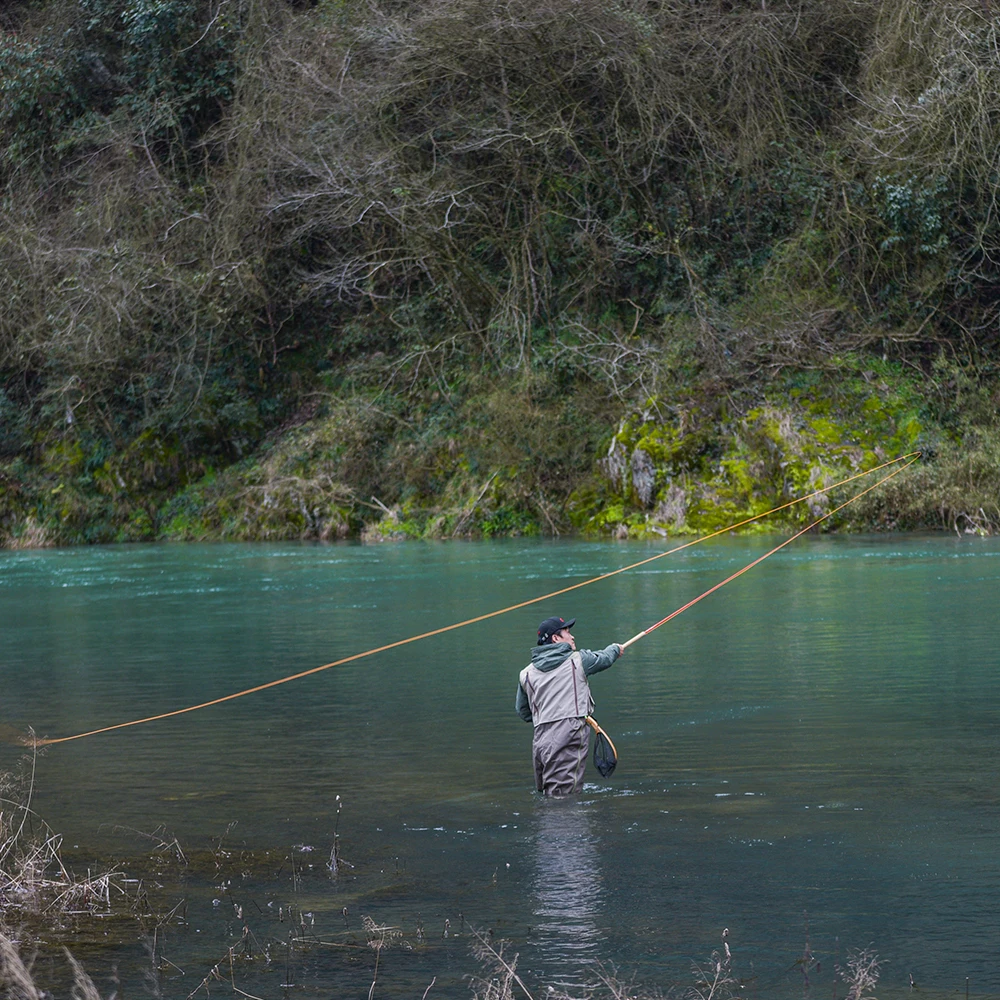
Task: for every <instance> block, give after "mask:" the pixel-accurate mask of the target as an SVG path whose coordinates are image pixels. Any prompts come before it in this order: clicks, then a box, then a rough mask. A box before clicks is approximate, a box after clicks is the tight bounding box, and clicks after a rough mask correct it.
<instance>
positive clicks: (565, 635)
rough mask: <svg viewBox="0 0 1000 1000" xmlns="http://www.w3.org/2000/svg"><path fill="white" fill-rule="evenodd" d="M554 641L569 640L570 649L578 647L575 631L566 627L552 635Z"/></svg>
mask: <svg viewBox="0 0 1000 1000" xmlns="http://www.w3.org/2000/svg"><path fill="white" fill-rule="evenodd" d="M552 641H553V642H568V643H569V648H570V649H576V639H574V638H573V633H572V632H570V630H569V629H568V628H564V629H563V630H562V631H561V632H556V633H555V634H554V635H553V636H552Z"/></svg>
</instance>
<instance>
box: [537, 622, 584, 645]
mask: <svg viewBox="0 0 1000 1000" xmlns="http://www.w3.org/2000/svg"><path fill="white" fill-rule="evenodd" d="M575 624H576V619H575V618H570V620H569V621H566V619H565V618H559V617H558V616H556V617H554V618H546V619H545V621H543V622H542V624H541V625H539V626H538V645H539V646H544V645H545V644H546V643H547V642H548V641H549V640H550V639H551V638H552V636H554V635H555V634H556V632H561V631H562V630H563V629H564V628H572V627H573V626H574V625H575Z"/></svg>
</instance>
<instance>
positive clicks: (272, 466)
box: [0, 0, 1000, 545]
mask: <svg viewBox="0 0 1000 1000" xmlns="http://www.w3.org/2000/svg"><path fill="white" fill-rule="evenodd" d="M0 28H2V29H3V31H4V34H3V35H2V36H0V90H2V93H3V102H2V106H0V132H2V135H3V144H2V153H0V182H2V193H0V198H2V211H3V223H4V224H3V227H2V229H0V295H2V297H3V302H4V306H5V308H4V310H3V311H2V314H0V536H2V539H3V541H4V543H5V544H8V545H37V544H46V543H66V542H79V541H108V540H115V539H120V540H131V539H151V538H158V537H172V538H203V537H232V538H288V537H316V538H334V537H343V536H344V535H347V534H358V533H363V534H365V535H366V537H393V536H397V535H433V536H451V535H465V534H470V533H472V534H482V535H491V534H508V533H514V532H518V533H530V532H545V533H549V532H564V531H568V530H587V531H598V532H612V533H615V534H618V535H624V534H642V533H645V532H650V531H654V532H663V531H667V532H675V531H681V532H683V531H693V530H701V529H703V528H706V527H714V526H717V525H719V524H720V523H725V522H726V521H727V520H728V519H730V518H731V517H735V516H738V515H742V514H745V513H755V512H757V511H758V510H760V509H762V508H763V507H766V506H770V505H771V504H772V503H773V502H774V501H775V500H779V499H784V498H787V497H789V496H792V495H795V494H796V493H798V494H801V493H803V492H808V491H809V490H808V489H807V487H809V488H812V489H815V488H821V487H822V486H824V485H825V484H828V483H830V482H833V481H835V480H836V479H837V478H839V477H840V476H841V474H842V473H844V472H845V471H851V470H856V469H859V468H865V467H870V466H872V465H874V464H877V462H878V460H879V459H881V458H882V457H883V456H892V455H894V454H896V453H898V452H901V451H907V450H910V449H912V448H914V447H918V448H921V449H922V450H923V451H924V454H925V459H924V461H923V463H922V464H921V465H920V466H919V467H916V468H915V469H914V470H911V471H909V472H908V473H906V474H905V475H904V476H901V477H899V478H898V479H896V480H893V483H892V484H891V488H886V489H883V490H881V491H880V492H879V493H877V494H873V495H872V497H870V498H867V499H866V502H865V505H864V506H863V507H860V508H858V509H857V510H854V509H852V510H851V513H850V520H841V521H839V522H838V523H839V524H840V525H841V526H847V527H854V528H916V527H934V526H944V527H949V528H956V529H957V530H976V531H993V530H996V528H997V527H998V525H1000V507H998V504H997V500H996V497H997V495H998V492H1000V490H998V487H1000V466H998V459H1000V423H998V404H1000V381H998V375H997V363H998V360H1000V337H998V332H1000V325H998V324H1000V298H998V295H997V288H998V287H1000V281H998V277H1000V275H998V261H1000V223H998V218H997V216H998V213H997V212H996V211H995V200H996V192H997V185H998V183H1000V180H998V179H1000V172H998V163H997V159H998V155H1000V154H998V150H1000V134H998V133H1000V125H998V124H997V123H998V122H1000V116H998V115H997V113H996V112H997V110H998V109H1000V63H998V61H997V59H996V52H997V50H998V41H1000V13H997V12H995V11H993V9H992V7H990V6H989V5H983V4H981V3H978V2H972V0H942V2H940V3H937V4H934V5H930V6H928V5H926V4H922V3H918V2H917V0H891V2H881V0H795V2H791V0H766V2H764V3H761V2H760V0H699V2H691V0H660V2H657V3H652V2H647V0H544V2H541V3H539V2H536V0H532V2H530V3H529V2H527V0H508V2H506V3H504V4H496V3H491V2H486V0H431V2H429V3H424V4H419V5H412V4H405V3H400V2H388V3H380V4H357V3H354V2H352V0H319V2H317V3H289V2H287V0H221V2H220V0H34V2H20V3H16V4H10V5H7V6H6V7H5V8H4V11H3V12H2V13H0ZM814 506H815V505H814ZM796 510H797V508H796ZM808 516H809V511H808V510H805V509H804V510H803V511H801V512H799V513H797V514H790V515H789V519H790V520H798V521H801V520H802V519H803V518H806V517H808ZM785 523H788V522H787V521H786V522H785Z"/></svg>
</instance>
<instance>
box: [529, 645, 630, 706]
mask: <svg viewBox="0 0 1000 1000" xmlns="http://www.w3.org/2000/svg"><path fill="white" fill-rule="evenodd" d="M572 652H573V647H572V646H570V644H569V643H568V642H552V643H549V644H548V645H546V646H532V648H531V663H532V665H533V666H534V667H535V668H536V669H538V670H541V671H543V672H546V673H547V672H548V671H549V670H555V669H556V667H558V666H560V664H562V663H565V662H566V657H567V656H569V655H570V653H572ZM577 652H578V653H579V654H580V659H581V660H582V662H583V672H584V674H585V675H586V676H587V677H589V676H590V675H591V674H597V673H600V672H601V671H602V670H607V669H608V667H610V666H611V664H612V663H614V662H615V660H617V659H618V657H619V656H621V655H622V651H621V647H620V646H619V645H618V643H616V642H613V643H611V645H610V646H606V647H605V648H604V649H602V650H601V651H600V652H599V653H595V652H594V651H593V650H592V649H580V650H577ZM514 710H515V711H516V712H517V714H518V715H519V716H521V718H522V719H524V721H525V722H531V706H530V705H529V704H528V696H527V695H526V694H525V693H524V688H523V687H521V682H520V681H518V683H517V698H516V699H515V701H514Z"/></svg>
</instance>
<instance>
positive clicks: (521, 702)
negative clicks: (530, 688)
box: [514, 682, 531, 722]
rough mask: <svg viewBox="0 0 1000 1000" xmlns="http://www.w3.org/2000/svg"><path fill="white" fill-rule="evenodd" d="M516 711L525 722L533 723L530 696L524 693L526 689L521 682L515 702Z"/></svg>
mask: <svg viewBox="0 0 1000 1000" xmlns="http://www.w3.org/2000/svg"><path fill="white" fill-rule="evenodd" d="M514 710H515V711H516V712H517V714H518V715H519V716H521V718H522V719H524V721H525V722H531V705H529V704H528V696H527V695H526V694H525V693H524V688H523V687H521V684H520V682H518V685H517V698H516V699H515V701H514Z"/></svg>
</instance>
